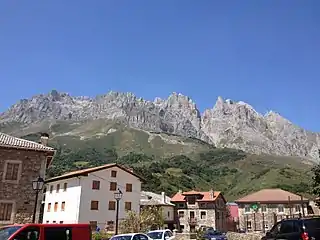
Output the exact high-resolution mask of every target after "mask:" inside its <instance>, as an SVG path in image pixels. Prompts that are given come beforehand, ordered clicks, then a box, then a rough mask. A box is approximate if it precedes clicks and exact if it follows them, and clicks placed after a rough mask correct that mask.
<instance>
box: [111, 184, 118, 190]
mask: <svg viewBox="0 0 320 240" xmlns="http://www.w3.org/2000/svg"><path fill="white" fill-rule="evenodd" d="M116 190H117V183H116V182H111V183H110V191H116Z"/></svg>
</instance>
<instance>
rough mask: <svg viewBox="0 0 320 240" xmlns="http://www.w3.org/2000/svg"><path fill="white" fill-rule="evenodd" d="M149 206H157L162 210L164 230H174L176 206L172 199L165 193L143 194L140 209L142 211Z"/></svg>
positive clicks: (144, 192) (143, 192)
mask: <svg viewBox="0 0 320 240" xmlns="http://www.w3.org/2000/svg"><path fill="white" fill-rule="evenodd" d="M148 206H157V207H159V208H162V214H163V220H164V224H165V226H164V228H168V229H170V230H173V229H174V224H175V219H176V216H175V206H174V204H173V203H171V198H170V197H168V196H166V194H165V192H162V193H161V194H157V193H153V192H146V191H142V192H141V199H140V207H141V209H143V208H145V207H148Z"/></svg>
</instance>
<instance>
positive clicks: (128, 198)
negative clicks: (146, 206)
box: [43, 164, 141, 231]
mask: <svg viewBox="0 0 320 240" xmlns="http://www.w3.org/2000/svg"><path fill="white" fill-rule="evenodd" d="M46 184H47V190H46V193H45V196H46V197H45V203H44V213H43V223H90V224H91V225H92V227H93V228H96V226H98V227H99V228H100V229H105V228H108V230H110V231H113V227H114V223H115V220H116V200H115V198H114V193H115V192H117V191H118V189H119V190H121V192H122V198H121V200H120V201H119V220H120V221H121V219H124V218H125V216H126V211H127V210H132V211H136V212H139V211H140V194H141V178H140V177H139V176H138V175H136V174H134V173H133V172H132V171H131V170H129V169H127V168H125V167H122V166H120V165H118V164H107V165H103V166H99V167H94V168H89V169H84V170H79V171H74V172H71V173H67V174H64V175H61V176H58V177H54V178H51V179H48V180H47V181H46Z"/></svg>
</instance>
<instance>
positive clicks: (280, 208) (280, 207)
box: [278, 205, 284, 213]
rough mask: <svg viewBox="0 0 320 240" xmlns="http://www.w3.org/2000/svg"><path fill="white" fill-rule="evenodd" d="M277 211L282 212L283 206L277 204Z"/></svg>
mask: <svg viewBox="0 0 320 240" xmlns="http://www.w3.org/2000/svg"><path fill="white" fill-rule="evenodd" d="M278 212H279V213H283V212H284V208H283V206H282V205H279V206H278Z"/></svg>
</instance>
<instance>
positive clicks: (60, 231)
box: [44, 227, 72, 240]
mask: <svg viewBox="0 0 320 240" xmlns="http://www.w3.org/2000/svg"><path fill="white" fill-rule="evenodd" d="M71 229H72V228H69V227H45V228H44V235H45V236H46V240H56V239H59V240H71V239H72V231H71Z"/></svg>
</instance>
